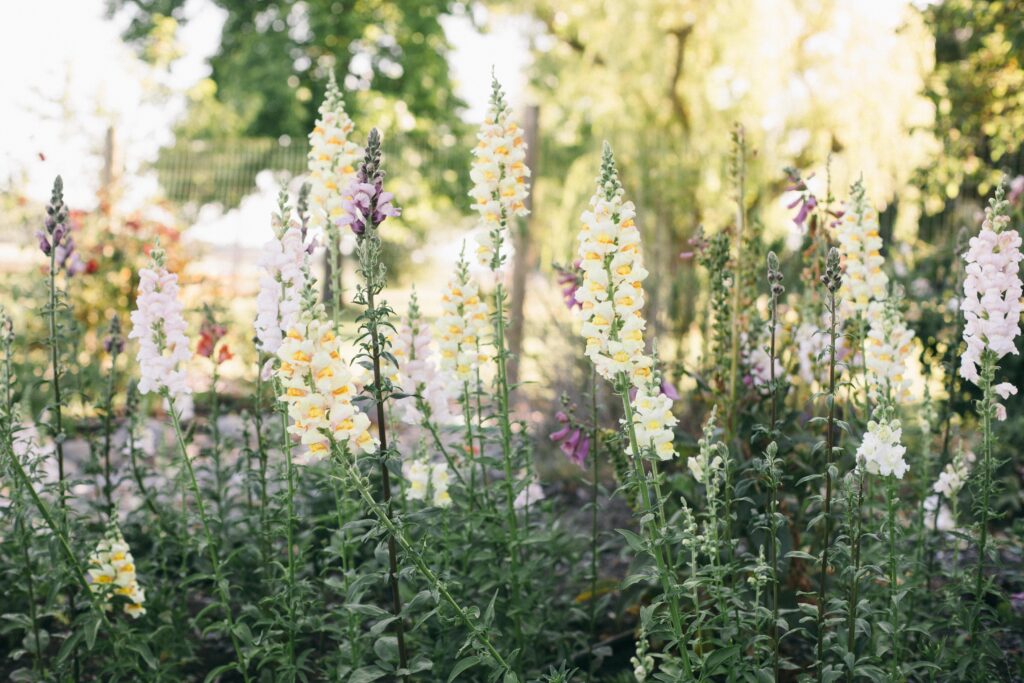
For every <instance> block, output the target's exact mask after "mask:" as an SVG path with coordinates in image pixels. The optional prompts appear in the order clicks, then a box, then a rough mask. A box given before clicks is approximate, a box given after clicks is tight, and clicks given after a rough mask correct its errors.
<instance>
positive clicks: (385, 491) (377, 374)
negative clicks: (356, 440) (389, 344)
mask: <svg viewBox="0 0 1024 683" xmlns="http://www.w3.org/2000/svg"><path fill="white" fill-rule="evenodd" d="M375 287H376V285H375V283H374V282H373V281H372V280H371V278H367V283H366V316H367V327H369V331H370V349H371V352H372V361H373V393H374V397H373V398H374V402H375V403H376V408H377V438H378V439H379V441H380V451H379V453H378V456H379V459H380V479H381V493H382V495H383V499H384V506H385V508H386V509H387V517H388V519H389V520H391V517H392V514H393V511H392V505H391V474H390V472H389V471H388V464H387V457H388V435H387V427H386V424H387V418H386V416H385V415H384V387H383V385H382V383H381V371H380V354H381V345H380V336H379V333H378V330H377V322H378V321H377V317H378V315H379V314H380V313H379V311H378V310H377V307H376V305H375V304H374V300H373V294H374V289H375ZM388 581H389V583H390V584H391V608H392V612H393V614H394V615H395V621H394V628H395V637H396V638H397V640H398V662H399V666H400V667H401V668H402V669H406V668H408V664H409V653H408V651H407V650H406V646H405V624H404V623H403V621H402V594H401V592H400V590H399V586H398V550H397V548H396V547H395V534H394V533H390V534H389V535H388ZM402 680H403V681H404V680H408V678H407V677H406V676H402Z"/></svg>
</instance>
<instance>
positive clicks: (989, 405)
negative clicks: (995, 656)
mask: <svg viewBox="0 0 1024 683" xmlns="http://www.w3.org/2000/svg"><path fill="white" fill-rule="evenodd" d="M995 370H996V368H995V361H994V360H993V358H992V352H991V351H988V350H986V351H984V352H983V356H982V368H981V390H982V399H981V413H982V451H981V476H982V484H981V486H982V489H981V516H980V517H981V519H980V520H979V524H980V525H981V529H980V530H979V532H980V537H979V538H978V568H977V571H976V574H975V584H974V599H975V602H976V607H977V609H976V610H975V615H974V618H973V619H972V620H971V635H972V636H973V635H974V634H975V632H976V629H977V626H978V621H979V619H980V617H981V605H982V604H984V595H983V594H982V589H983V588H984V583H985V546H986V544H987V541H988V521H989V515H990V512H989V510H990V507H991V494H992V467H993V463H992V413H993V411H994V409H995V408H994V406H995V390H994V389H993V378H994V377H995Z"/></svg>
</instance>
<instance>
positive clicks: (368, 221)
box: [337, 128, 401, 237]
mask: <svg viewBox="0 0 1024 683" xmlns="http://www.w3.org/2000/svg"><path fill="white" fill-rule="evenodd" d="M380 145H381V141H380V133H379V132H378V131H377V129H376V128H374V129H373V130H371V131H370V136H369V138H368V139H367V141H366V154H365V156H364V158H363V162H362V163H361V164H360V165H359V170H358V171H356V175H355V177H354V178H353V179H352V182H351V184H350V185H349V186H348V189H347V190H346V192H345V195H346V196H345V198H344V199H343V200H342V208H343V209H344V212H343V213H342V215H341V217H339V218H338V219H337V223H338V226H339V227H344V226H346V225H347V226H348V227H349V228H351V229H352V232H354V233H355V234H356V236H357V237H361V236H362V235H363V234H364V233H365V232H366V230H367V228H371V229H376V228H379V227H380V224H381V223H383V222H384V220H385V219H386V218H388V217H391V218H396V217H398V216H400V215H401V210H400V209H399V208H398V207H396V206H395V205H394V204H393V203H392V200H393V199H394V198H395V196H394V195H393V194H391V193H390V192H385V191H384V170H383V169H381V167H380V157H381V150H380Z"/></svg>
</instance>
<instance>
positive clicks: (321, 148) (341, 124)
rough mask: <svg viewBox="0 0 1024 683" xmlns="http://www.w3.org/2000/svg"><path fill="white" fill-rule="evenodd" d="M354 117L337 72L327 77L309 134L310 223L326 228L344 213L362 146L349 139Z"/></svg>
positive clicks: (315, 226)
mask: <svg viewBox="0 0 1024 683" xmlns="http://www.w3.org/2000/svg"><path fill="white" fill-rule="evenodd" d="M352 129H353V125H352V119H350V118H349V116H348V114H347V113H346V112H345V98H344V96H343V95H342V93H341V90H340V89H339V88H338V82H337V80H335V77H334V72H333V71H331V73H330V77H329V80H328V81H327V91H326V92H325V93H324V101H323V102H322V103H321V104H320V109H319V117H318V118H317V120H316V125H315V126H314V127H313V130H312V132H310V134H309V182H310V200H311V204H312V206H311V209H312V210H311V211H310V216H309V218H310V225H311V226H312V227H314V228H318V229H323V228H325V227H326V226H328V225H329V224H332V223H333V222H334V221H336V220H338V219H339V218H341V217H342V214H343V212H344V207H343V206H342V201H343V200H344V197H343V196H342V192H343V191H344V190H346V189H347V188H348V187H349V185H351V184H352V180H353V179H354V178H355V175H356V164H357V163H358V161H359V155H360V152H361V150H360V149H359V145H357V144H356V143H355V142H353V141H351V140H349V136H350V135H351V134H352Z"/></svg>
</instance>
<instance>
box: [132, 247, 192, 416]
mask: <svg viewBox="0 0 1024 683" xmlns="http://www.w3.org/2000/svg"><path fill="white" fill-rule="evenodd" d="M152 255H153V265H152V267H150V268H143V269H142V270H140V271H139V296H138V300H137V303H136V305H137V308H136V310H134V311H132V331H131V333H130V334H129V335H128V336H129V337H130V338H131V339H138V340H139V353H138V356H137V359H138V362H139V370H140V372H141V375H142V377H141V379H140V380H139V393H142V394H148V393H150V392H162V391H163V390H165V389H166V390H167V392H168V393H169V394H170V395H171V397H172V398H174V397H178V396H184V395H187V394H189V393H191V390H190V389H189V388H188V386H187V384H186V381H185V370H184V368H182V367H181V364H182V363H185V362H187V361H188V360H189V359H190V358H191V357H192V353H191V351H190V345H189V341H188V337H186V336H185V318H184V317H183V316H182V306H181V301H179V299H178V276H177V275H176V274H174V273H170V272H168V271H167V268H165V267H164V257H163V251H162V250H160V249H159V248H155V249H153V252H152Z"/></svg>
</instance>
